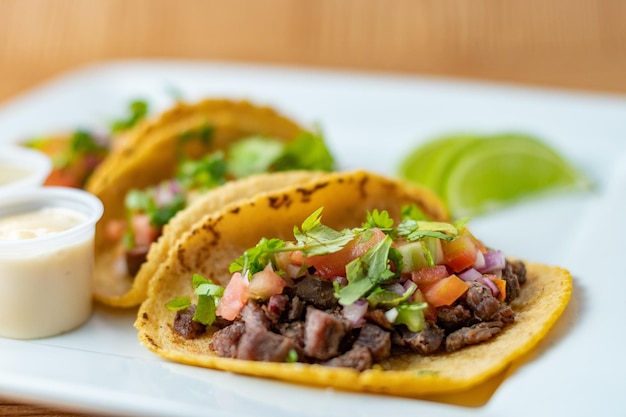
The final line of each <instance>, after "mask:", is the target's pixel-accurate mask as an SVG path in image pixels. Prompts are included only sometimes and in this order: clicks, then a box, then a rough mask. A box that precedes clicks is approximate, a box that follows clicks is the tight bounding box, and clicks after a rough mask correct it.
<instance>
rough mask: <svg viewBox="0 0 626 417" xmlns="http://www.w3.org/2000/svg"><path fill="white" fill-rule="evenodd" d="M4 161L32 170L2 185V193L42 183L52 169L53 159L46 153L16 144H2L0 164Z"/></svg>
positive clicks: (0, 193) (0, 189) (0, 192)
mask: <svg viewBox="0 0 626 417" xmlns="http://www.w3.org/2000/svg"><path fill="white" fill-rule="evenodd" d="M4 163H7V165H14V166H17V167H18V168H26V169H28V170H30V171H31V172H29V174H28V175H27V176H25V177H23V178H20V179H18V180H15V181H12V182H10V183H7V184H3V185H0V195H5V194H6V193H9V192H16V191H17V190H21V189H23V188H24V187H31V186H39V185H42V184H43V183H44V182H45V180H46V178H48V175H50V172H51V171H52V161H51V160H50V158H49V157H48V156H47V155H46V154H44V153H43V152H40V151H38V150H35V149H30V148H26V147H24V146H19V145H14V144H0V165H2V164H4Z"/></svg>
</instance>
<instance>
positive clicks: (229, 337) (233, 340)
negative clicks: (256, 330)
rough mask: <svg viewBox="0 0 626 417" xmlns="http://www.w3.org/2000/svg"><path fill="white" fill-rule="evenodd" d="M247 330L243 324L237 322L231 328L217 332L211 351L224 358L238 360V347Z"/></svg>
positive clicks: (227, 327) (212, 341)
mask: <svg viewBox="0 0 626 417" xmlns="http://www.w3.org/2000/svg"><path fill="white" fill-rule="evenodd" d="M245 328H246V326H245V324H243V322H241V321H236V322H234V323H233V324H231V325H230V326H226V327H224V328H223V329H220V330H218V331H216V332H215V333H213V337H212V339H211V345H210V346H211V349H213V350H214V351H215V352H216V353H217V354H218V355H219V356H221V357H223V358H236V357H237V345H238V344H239V340H240V339H241V336H242V335H243V333H244V331H245Z"/></svg>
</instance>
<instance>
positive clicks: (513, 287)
mask: <svg viewBox="0 0 626 417" xmlns="http://www.w3.org/2000/svg"><path fill="white" fill-rule="evenodd" d="M502 279H503V280H505V281H506V299H505V301H506V302H507V303H509V302H511V301H512V300H514V299H515V298H516V297H517V296H518V295H519V293H520V291H521V288H520V285H521V284H524V283H525V282H526V265H524V263H523V262H521V261H507V262H506V266H505V267H504V270H503V271H502Z"/></svg>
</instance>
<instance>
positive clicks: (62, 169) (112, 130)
mask: <svg viewBox="0 0 626 417" xmlns="http://www.w3.org/2000/svg"><path fill="white" fill-rule="evenodd" d="M148 109H149V107H148V104H147V103H146V102H145V101H143V100H133V101H131V102H130V104H129V105H128V109H127V110H128V112H129V114H128V115H126V116H124V117H122V118H120V119H117V120H114V121H112V122H111V123H110V126H109V127H108V129H105V131H98V130H96V129H91V128H90V129H85V128H81V129H77V130H75V131H72V132H67V133H59V134H53V135H44V136H40V137H36V138H32V139H29V140H27V141H24V142H23V145H24V146H26V147H29V148H34V149H37V150H39V151H41V152H43V153H45V154H46V155H48V157H50V159H51V160H52V171H51V172H50V175H49V176H48V178H47V179H46V182H45V185H56V186H63V187H73V188H84V187H85V185H86V183H87V180H88V179H89V177H90V176H91V175H92V174H93V172H94V171H95V170H96V168H97V167H98V166H99V165H100V164H101V163H102V162H103V161H104V159H105V158H106V157H107V155H108V154H109V153H110V152H111V150H112V148H115V147H116V146H117V144H118V143H121V142H122V140H123V138H124V134H125V132H127V131H128V130H129V129H131V128H132V127H133V126H134V125H136V124H137V123H139V122H140V121H141V120H143V119H144V117H146V115H147V113H148ZM113 139H115V140H113Z"/></svg>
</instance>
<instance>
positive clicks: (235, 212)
mask: <svg viewBox="0 0 626 417" xmlns="http://www.w3.org/2000/svg"><path fill="white" fill-rule="evenodd" d="M239 210H241V207H235V208H234V209H232V210H231V211H230V213H231V214H237V213H239Z"/></svg>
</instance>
